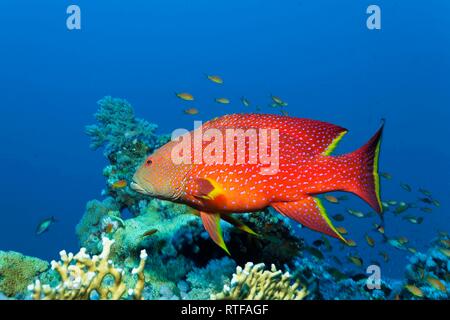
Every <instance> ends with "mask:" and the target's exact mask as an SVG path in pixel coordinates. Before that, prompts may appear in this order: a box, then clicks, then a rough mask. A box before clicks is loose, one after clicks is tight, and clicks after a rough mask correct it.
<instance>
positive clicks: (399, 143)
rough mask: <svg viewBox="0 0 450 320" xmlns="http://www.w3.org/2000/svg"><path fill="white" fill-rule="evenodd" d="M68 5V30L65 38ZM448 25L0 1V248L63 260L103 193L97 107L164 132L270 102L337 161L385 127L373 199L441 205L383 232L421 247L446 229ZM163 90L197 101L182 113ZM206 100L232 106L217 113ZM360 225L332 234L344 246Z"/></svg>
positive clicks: (272, 6)
mask: <svg viewBox="0 0 450 320" xmlns="http://www.w3.org/2000/svg"><path fill="white" fill-rule="evenodd" d="M73 3H75V4H77V5H79V6H80V7H81V10H82V29H81V30H75V31H69V30H68V29H67V28H66V22H65V20H66V17H67V15H66V8H67V6H68V5H70V4H73ZM370 4H378V5H380V7H381V9H382V29H381V30H373V31H370V30H368V29H367V28H366V18H367V15H366V13H365V11H366V8H367V6H368V5H370ZM449 14H450V3H448V2H447V1H439V0H436V1H427V2H423V1H387V0H383V1H381V0H377V1H372V2H368V1H351V0H345V1H333V0H329V1H325V0H314V1H301V0H296V1H294V0H284V1H274V0H271V1H268V0H247V1H237V0H226V1H225V0H216V1H209V0H197V1H181V0H164V1H163V0H159V1H151V2H150V1H144V0H141V1H133V3H125V2H124V1H111V0H109V1H100V0H97V1H88V0H74V1H50V0H47V1H39V2H38V1H23V0H3V1H1V2H0V48H1V51H0V103H1V107H0V119H2V121H1V123H2V127H1V130H0V141H2V147H1V149H0V166H1V169H2V173H3V176H2V183H1V184H0V194H1V196H0V199H1V202H0V205H1V223H0V249H2V250H16V251H20V252H23V253H25V254H29V255H34V256H38V257H42V258H45V259H51V258H54V257H55V256H56V255H57V252H59V250H61V249H63V248H64V249H67V250H76V249H77V247H78V244H77V239H76V237H75V232H74V228H75V225H76V223H77V222H78V221H79V219H80V218H81V216H82V214H83V212H84V207H85V203H86V202H87V201H88V200H90V199H94V198H101V195H100V191H101V189H102V188H103V187H104V183H105V182H104V178H103V176H102V168H103V166H104V165H105V164H106V160H105V159H104V158H103V156H102V153H101V152H93V151H91V150H90V149H89V147H88V145H89V139H88V137H87V136H86V135H85V134H84V126H85V125H86V124H91V123H93V122H94V119H93V116H92V115H93V113H94V112H95V111H96V108H97V106H96V101H97V100H98V99H100V98H101V97H103V96H105V95H112V96H115V97H121V98H126V99H127V100H129V101H130V102H131V103H132V104H133V106H134V108H135V110H136V113H137V115H138V116H139V117H142V118H145V119H147V120H148V121H150V122H154V123H157V124H158V125H159V126H160V132H161V133H165V132H168V133H169V132H171V131H172V130H173V129H175V128H178V127H184V128H188V129H191V128H192V126H193V124H192V120H193V118H192V117H187V116H186V115H184V114H183V113H182V112H181V110H182V109H183V108H186V105H189V106H190V105H192V106H195V107H197V108H198V109H200V115H199V116H198V117H196V119H203V120H207V119H210V118H212V117H214V116H217V115H222V114H226V113H233V112H243V111H245V110H244V109H243V107H242V106H241V104H240V103H239V98H240V97H241V96H242V95H244V96H246V97H248V99H250V100H251V101H252V103H253V105H255V104H259V105H261V106H262V107H263V109H262V111H266V112H271V111H273V110H271V109H269V108H267V107H266V105H267V104H268V103H269V101H270V99H269V97H270V94H276V95H279V96H281V97H282V98H283V99H284V100H286V101H287V102H288V103H289V106H288V107H287V110H288V111H289V113H290V115H293V116H299V117H308V118H314V119H320V120H324V121H329V122H332V123H335V124H338V125H341V126H344V127H346V128H348V129H349V130H350V132H349V134H347V136H346V137H345V139H343V141H342V143H341V144H340V146H339V148H338V149H337V150H336V152H337V153H340V152H347V151H351V150H354V149H356V148H357V147H359V146H360V145H362V144H363V143H364V142H365V141H366V140H367V139H368V138H369V137H370V136H371V135H372V134H373V133H374V132H375V130H376V129H377V128H378V126H379V125H380V120H381V119H382V118H386V120H387V125H386V131H385V135H384V140H383V145H382V154H381V158H380V169H381V170H382V171H388V172H390V173H391V174H392V175H393V176H394V181H393V182H386V181H384V180H383V181H382V187H383V198H386V199H387V200H389V199H396V200H401V199H403V198H406V197H407V196H408V195H405V192H404V191H403V190H402V189H401V188H399V187H398V183H399V182H400V181H404V182H408V183H410V184H411V185H412V186H413V187H415V188H417V187H425V188H427V189H430V190H431V191H433V194H434V196H435V197H436V198H437V199H439V200H440V201H441V203H442V206H441V208H439V209H436V210H434V212H433V213H432V214H422V215H424V216H425V221H424V223H423V224H422V225H412V224H410V223H408V222H404V221H402V220H401V219H395V218H392V217H386V220H387V221H386V222H387V226H386V229H387V230H389V233H390V234H392V235H393V236H407V237H408V238H410V240H411V242H412V243H413V244H414V245H415V246H416V247H418V248H419V249H423V248H425V246H426V244H427V243H428V241H429V240H431V239H432V237H433V236H434V235H435V234H436V231H437V230H447V231H448V230H449V229H450V228H449V226H450V220H449V215H448V213H449V210H448V206H449V205H450V203H449V201H448V199H449V189H450V188H449V186H450V182H449V181H450V172H449V160H450V151H449V147H448V137H449V135H450V129H449V125H448V123H449V120H450V108H449V106H450V82H449V75H450V19H449ZM205 73H213V74H219V75H221V76H222V77H223V78H224V80H225V84H224V85H223V86H217V85H215V84H213V83H211V82H209V81H207V80H205V76H204V74H205ZM175 91H188V92H192V93H193V94H195V96H196V97H197V99H196V100H197V101H196V102H195V103H192V104H189V103H182V101H180V100H177V99H176V98H175V97H174V92H175ZM219 95H220V96H226V97H228V98H230V99H231V100H232V103H231V104H230V105H228V106H222V105H218V104H215V103H214V102H213V98H215V97H217V96H219ZM409 197H410V198H411V197H412V198H414V196H409ZM349 204H351V205H352V206H353V207H354V208H356V209H361V210H363V211H368V210H369V207H368V206H367V205H366V204H364V203H363V202H362V201H359V200H352V202H350V203H349ZM327 207H328V208H329V210H330V213H335V211H336V210H334V211H333V207H332V206H329V205H327ZM51 215H54V216H55V217H57V219H58V222H57V223H56V224H55V225H54V226H53V227H52V228H51V230H50V231H49V232H48V233H46V234H44V235H42V236H39V237H37V236H36V235H35V228H36V224H37V223H38V222H39V221H40V220H41V219H43V218H45V217H47V216H51ZM374 221H375V220H374ZM371 223H372V222H371V221H369V220H361V221H359V220H357V219H356V218H355V219H353V218H347V219H346V221H344V222H343V223H342V225H344V226H345V227H346V228H347V229H348V230H349V231H350V232H351V234H352V238H358V237H361V235H363V234H364V233H365V232H366V231H367V230H369V229H370V228H371V227H372V226H371ZM300 232H301V233H303V234H304V235H306V236H308V237H310V238H312V239H314V238H317V235H316V234H313V233H311V232H309V231H307V230H305V229H302V230H301V231H300ZM360 242H362V240H360ZM334 243H335V242H333V244H334ZM380 246H381V245H380ZM370 250H372V249H370V248H368V247H367V246H365V245H364V244H363V243H361V245H360V247H359V248H358V252H360V254H362V255H363V256H364V257H367V259H368V260H369V259H370V258H371V257H372V256H375V257H376V256H377V253H376V252H377V251H376V250H375V251H370ZM393 250H394V249H388V251H389V252H390V253H391V254H392V259H393V260H392V261H391V262H390V264H388V265H387V267H386V269H387V270H389V272H391V274H393V275H396V274H397V275H398V274H399V273H400V274H401V272H402V270H403V266H404V264H405V263H406V260H405V259H406V257H407V254H404V253H400V252H398V251H393ZM377 259H379V257H377ZM379 260H380V259H379Z"/></svg>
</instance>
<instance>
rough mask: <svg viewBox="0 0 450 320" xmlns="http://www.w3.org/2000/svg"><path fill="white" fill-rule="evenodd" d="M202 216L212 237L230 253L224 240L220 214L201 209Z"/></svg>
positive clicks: (204, 224)
mask: <svg viewBox="0 0 450 320" xmlns="http://www.w3.org/2000/svg"><path fill="white" fill-rule="evenodd" d="M200 217H201V218H202V222H203V226H204V227H205V229H206V231H207V232H208V234H209V236H210V237H211V239H212V240H213V241H214V242H215V243H216V244H217V245H218V246H219V247H221V248H222V249H223V250H225V252H226V253H228V255H230V252H229V251H228V248H227V246H226V244H225V241H224V240H223V235H222V228H221V227H220V214H218V213H208V212H203V211H200Z"/></svg>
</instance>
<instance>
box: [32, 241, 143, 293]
mask: <svg viewBox="0 0 450 320" xmlns="http://www.w3.org/2000/svg"><path fill="white" fill-rule="evenodd" d="M102 243H103V251H102V253H101V254H100V255H99V256H92V257H91V256H90V255H88V254H87V253H86V248H81V249H80V251H79V252H78V253H77V254H75V255H73V254H72V253H69V254H67V253H66V252H65V251H61V252H60V256H61V261H60V262H56V261H52V262H51V265H52V269H53V270H55V271H56V272H57V273H58V274H59V277H60V283H59V284H58V285H57V286H56V287H54V288H53V287H51V286H50V285H42V284H41V281H40V280H36V281H35V283H34V284H31V285H29V286H28V289H29V290H30V291H32V297H33V299H35V300H41V299H42V300H88V299H101V300H118V299H121V298H123V297H124V296H127V297H128V298H133V299H141V298H142V291H143V289H144V284H145V276H144V266H145V261H146V260H147V253H146V252H145V250H142V252H141V254H140V263H139V266H138V267H137V268H134V269H133V270H132V272H131V273H132V274H136V275H137V280H136V282H135V286H134V289H131V288H130V289H127V288H128V284H127V282H126V279H125V277H126V275H125V271H124V269H121V268H117V267H115V265H114V263H113V261H112V260H110V257H109V256H110V251H111V246H112V244H113V243H114V240H109V239H108V238H103V239H102Z"/></svg>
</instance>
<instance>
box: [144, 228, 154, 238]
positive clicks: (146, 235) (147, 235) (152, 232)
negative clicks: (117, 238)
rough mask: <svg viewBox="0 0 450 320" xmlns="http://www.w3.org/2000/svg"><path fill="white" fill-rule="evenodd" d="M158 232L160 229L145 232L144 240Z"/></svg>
mask: <svg viewBox="0 0 450 320" xmlns="http://www.w3.org/2000/svg"><path fill="white" fill-rule="evenodd" d="M157 232H158V229H150V230H148V231H146V232H144V233H143V234H142V236H141V237H142V238H144V237H149V236H151V235H154V234H155V233H157Z"/></svg>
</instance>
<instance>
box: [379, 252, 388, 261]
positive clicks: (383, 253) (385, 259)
mask: <svg viewBox="0 0 450 320" xmlns="http://www.w3.org/2000/svg"><path fill="white" fill-rule="evenodd" d="M380 256H382V257H383V260H384V262H388V261H389V255H388V254H387V253H386V252H382V251H380Z"/></svg>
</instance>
